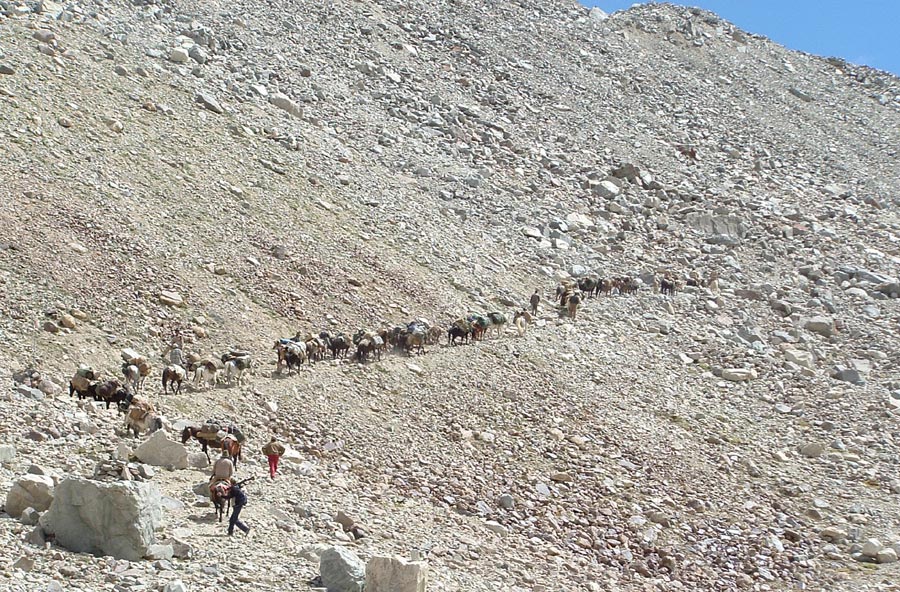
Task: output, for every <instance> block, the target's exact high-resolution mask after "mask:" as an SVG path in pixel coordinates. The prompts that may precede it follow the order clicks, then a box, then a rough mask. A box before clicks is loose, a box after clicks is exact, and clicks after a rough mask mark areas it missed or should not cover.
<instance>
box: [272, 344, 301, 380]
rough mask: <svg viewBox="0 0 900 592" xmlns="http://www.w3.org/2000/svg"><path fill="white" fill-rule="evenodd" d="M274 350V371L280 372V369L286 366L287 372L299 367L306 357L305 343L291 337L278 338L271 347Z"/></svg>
mask: <svg viewBox="0 0 900 592" xmlns="http://www.w3.org/2000/svg"><path fill="white" fill-rule="evenodd" d="M272 349H274V350H275V353H276V355H277V356H278V360H277V362H276V365H275V371H276V372H277V373H278V374H281V371H282V369H284V368H287V371H288V374H290V373H291V372H292V371H293V370H295V369H298V370H299V368H300V366H301V365H302V364H303V362H305V361H306V360H307V359H308V358H307V354H306V343H304V342H296V341H293V340H291V339H279V340H278V341H276V342H275V345H274V346H273V347H272Z"/></svg>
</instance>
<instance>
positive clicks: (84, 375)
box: [69, 366, 100, 399]
mask: <svg viewBox="0 0 900 592" xmlns="http://www.w3.org/2000/svg"><path fill="white" fill-rule="evenodd" d="M99 378H100V376H99V372H94V370H93V369H91V368H88V367H87V366H82V367H80V368H78V370H76V371H75V375H74V376H72V378H71V379H70V380H69V396H70V397H71V396H72V395H75V394H77V395H78V398H79V399H84V398H85V397H90V396H93V395H91V393H90V392H89V389H90V386H91V383H92V382H94V381H96V380H97V379H99Z"/></svg>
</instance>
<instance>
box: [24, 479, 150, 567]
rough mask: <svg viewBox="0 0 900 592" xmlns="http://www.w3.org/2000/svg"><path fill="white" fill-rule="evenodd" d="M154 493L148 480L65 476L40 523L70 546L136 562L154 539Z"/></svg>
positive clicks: (73, 548) (70, 547) (70, 548)
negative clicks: (108, 481) (92, 478)
mask: <svg viewBox="0 0 900 592" xmlns="http://www.w3.org/2000/svg"><path fill="white" fill-rule="evenodd" d="M160 498H161V496H160V493H159V488H158V487H157V486H156V485H155V484H153V483H147V482H136V481H116V482H111V483H107V482H101V481H92V480H89V479H66V480H65V481H63V482H62V483H60V484H59V485H57V486H56V490H55V491H54V496H53V503H52V504H51V505H50V510H49V511H48V512H46V513H45V514H44V515H43V516H41V521H40V524H41V527H42V528H43V529H44V531H45V532H47V533H49V534H53V535H55V536H56V542H57V543H58V544H60V545H61V546H63V547H65V548H67V549H69V550H71V551H76V552H79V553H92V554H95V555H111V556H113V557H115V558H117V559H127V560H129V561H137V560H138V559H141V558H142V557H144V556H145V555H146V554H147V551H148V550H149V548H150V545H153V544H154V543H156V534H155V532H154V531H155V530H156V528H157V527H159V525H160V523H161V522H162V507H161V506H160Z"/></svg>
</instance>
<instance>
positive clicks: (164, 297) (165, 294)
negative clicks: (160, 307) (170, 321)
mask: <svg viewBox="0 0 900 592" xmlns="http://www.w3.org/2000/svg"><path fill="white" fill-rule="evenodd" d="M159 301H160V302H161V303H163V304H166V305H168V306H181V305H183V304H184V299H183V298H182V297H181V294H179V293H178V292H172V291H171V290H163V291H162V292H160V293H159Z"/></svg>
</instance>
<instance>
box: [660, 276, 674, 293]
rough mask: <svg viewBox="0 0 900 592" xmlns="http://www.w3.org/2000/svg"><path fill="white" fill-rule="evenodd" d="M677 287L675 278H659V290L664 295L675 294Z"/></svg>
mask: <svg viewBox="0 0 900 592" xmlns="http://www.w3.org/2000/svg"><path fill="white" fill-rule="evenodd" d="M676 289H677V285H676V284H675V280H670V279H668V278H662V279H661V280H659V292H660V294H662V295H663V296H674V295H675V291H676Z"/></svg>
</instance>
